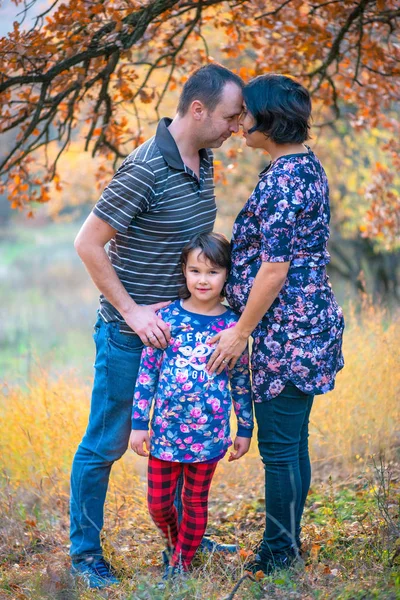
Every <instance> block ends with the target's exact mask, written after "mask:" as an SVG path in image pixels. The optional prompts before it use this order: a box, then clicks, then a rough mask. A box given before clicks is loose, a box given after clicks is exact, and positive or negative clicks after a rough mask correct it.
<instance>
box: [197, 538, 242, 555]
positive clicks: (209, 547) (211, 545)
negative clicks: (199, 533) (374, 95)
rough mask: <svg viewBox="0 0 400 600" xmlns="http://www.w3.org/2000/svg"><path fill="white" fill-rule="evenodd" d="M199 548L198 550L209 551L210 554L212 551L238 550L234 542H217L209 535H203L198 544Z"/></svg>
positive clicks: (229, 551) (232, 551) (233, 551)
mask: <svg viewBox="0 0 400 600" xmlns="http://www.w3.org/2000/svg"><path fill="white" fill-rule="evenodd" d="M199 550H200V552H209V553H210V554H213V553H214V552H222V553H224V554H236V552H238V550H239V547H238V546H237V545H236V544H219V543H218V542H214V540H212V539H211V538H209V537H203V539H202V540H201V544H200V546H199Z"/></svg>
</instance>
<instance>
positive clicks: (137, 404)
mask: <svg viewBox="0 0 400 600" xmlns="http://www.w3.org/2000/svg"><path fill="white" fill-rule="evenodd" d="M162 357H163V351H162V350H159V349H156V348H151V347H146V348H144V349H143V352H142V356H141V360H140V367H139V372H138V376H137V379H136V385H135V392H134V394H133V404H132V432H131V437H130V440H129V443H130V446H131V448H132V450H133V451H134V452H136V453H137V454H139V455H140V456H148V450H149V446H150V438H149V421H150V409H151V405H152V402H153V398H154V395H155V393H156V389H157V385H158V380H159V376H160V368H161V363H162ZM143 444H145V446H146V448H147V452H146V451H145V450H144V449H143Z"/></svg>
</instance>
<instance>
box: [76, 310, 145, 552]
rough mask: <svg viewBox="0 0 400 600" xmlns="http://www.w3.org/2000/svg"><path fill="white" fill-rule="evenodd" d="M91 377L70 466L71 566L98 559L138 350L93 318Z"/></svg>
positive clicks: (124, 439)
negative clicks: (83, 428)
mask: <svg viewBox="0 0 400 600" xmlns="http://www.w3.org/2000/svg"><path fill="white" fill-rule="evenodd" d="M93 337H94V341H95V344H96V361H95V365H94V367H95V377H94V384H93V392H92V401H91V409H90V417H89V423H88V427H87V430H86V433H85V435H84V437H83V439H82V442H81V443H80V445H79V447H78V450H77V452H76V454H75V458H74V461H73V465H72V473H71V501H70V517H71V550H70V554H71V557H72V558H73V559H74V560H77V559H80V558H82V557H84V556H86V555H93V556H98V557H100V556H101V555H102V551H101V545H100V532H101V529H102V527H103V513H104V501H105V497H106V493H107V487H108V480H109V477H110V471H111V467H112V465H113V463H114V461H116V460H118V459H119V458H121V456H122V455H123V454H124V452H125V451H126V449H127V447H128V442H129V436H130V432H131V413H132V399H133V392H134V388H135V381H136V377H137V372H138V369H139V363H140V356H141V353H142V349H143V344H142V342H141V340H140V338H139V337H138V336H137V335H126V334H122V333H120V332H119V324H118V323H105V322H104V321H103V320H102V318H101V317H98V319H97V322H96V324H95V327H94V334H93Z"/></svg>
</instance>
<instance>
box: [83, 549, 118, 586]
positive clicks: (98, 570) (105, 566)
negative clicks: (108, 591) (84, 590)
mask: <svg viewBox="0 0 400 600" xmlns="http://www.w3.org/2000/svg"><path fill="white" fill-rule="evenodd" d="M71 574H72V575H73V577H75V578H77V579H81V580H82V581H83V582H84V583H85V584H86V586H87V587H88V588H92V589H102V588H105V587H107V586H109V585H117V584H119V583H120V581H119V579H117V577H115V575H114V573H113V571H112V568H111V565H110V563H108V562H107V561H106V560H104V558H100V559H98V560H96V559H95V557H94V556H87V557H86V558H85V559H83V560H80V561H79V562H73V563H72V566H71Z"/></svg>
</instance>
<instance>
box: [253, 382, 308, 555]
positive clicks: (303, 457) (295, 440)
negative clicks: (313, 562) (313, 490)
mask: <svg viewBox="0 0 400 600" xmlns="http://www.w3.org/2000/svg"><path fill="white" fill-rule="evenodd" d="M313 400H314V397H313V396H309V395H307V394H305V393H304V392H302V391H300V390H299V389H298V388H297V387H296V386H295V385H293V384H292V383H291V382H288V383H287V385H286V386H285V388H284V389H283V391H282V392H281V393H280V394H279V396H277V397H276V398H273V399H272V400H269V401H266V402H261V403H255V405H254V406H255V415H256V419H257V424H258V448H259V451H260V454H261V458H262V461H263V463H264V466H265V530H264V535H263V540H262V542H261V547H260V550H259V554H260V556H261V559H262V560H263V561H270V560H276V559H278V560H279V559H281V558H284V557H285V556H287V555H289V556H293V555H294V554H295V553H296V548H297V550H298V549H299V548H300V530H301V528H300V522H301V517H302V514H303V510H304V504H305V501H306V498H307V493H308V490H309V487H310V481H311V465H310V458H309V454H308V423H309V417H310V412H311V408H312V404H313Z"/></svg>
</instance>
